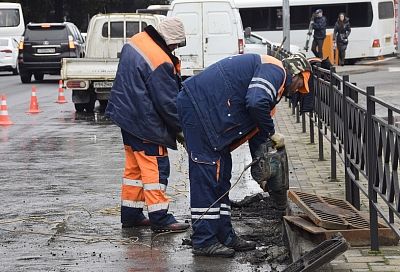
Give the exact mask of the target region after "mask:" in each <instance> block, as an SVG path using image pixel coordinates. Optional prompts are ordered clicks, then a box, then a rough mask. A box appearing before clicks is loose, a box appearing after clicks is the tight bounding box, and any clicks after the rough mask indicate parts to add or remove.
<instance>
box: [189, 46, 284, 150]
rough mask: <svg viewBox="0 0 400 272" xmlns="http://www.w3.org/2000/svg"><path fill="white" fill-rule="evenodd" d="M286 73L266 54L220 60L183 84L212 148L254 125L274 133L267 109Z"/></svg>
mask: <svg viewBox="0 0 400 272" xmlns="http://www.w3.org/2000/svg"><path fill="white" fill-rule="evenodd" d="M285 80H286V72H285V69H284V68H283V65H282V63H281V62H280V61H279V60H277V59H275V58H273V57H270V56H262V57H261V56H260V55H257V54H246V55H237V56H233V57H229V58H226V59H223V60H221V61H219V62H217V63H215V64H213V65H211V66H210V67H208V68H207V69H206V70H204V71H203V72H202V73H200V74H198V75H196V76H193V77H191V78H189V79H188V80H186V81H185V82H184V83H183V86H184V88H183V90H184V91H185V92H186V93H187V94H188V96H189V98H190V100H191V102H192V104H193V106H194V108H195V110H196V112H197V114H198V116H199V118H200V120H201V121H202V125H203V127H204V130H205V131H206V133H207V137H208V139H209V141H210V144H211V146H212V147H213V148H214V150H222V149H223V148H225V147H227V146H229V145H230V144H231V143H233V142H235V141H239V140H240V139H241V138H243V137H245V136H246V135H247V134H248V133H249V132H251V131H252V130H254V129H255V128H258V129H259V130H260V133H262V134H263V135H264V136H265V137H268V136H269V135H270V134H273V133H275V130H274V123H273V120H272V118H271V110H272V109H273V108H274V107H275V105H276V103H277V102H278V101H279V99H280V97H281V96H282V93H283V89H284V87H285V85H286V84H285Z"/></svg>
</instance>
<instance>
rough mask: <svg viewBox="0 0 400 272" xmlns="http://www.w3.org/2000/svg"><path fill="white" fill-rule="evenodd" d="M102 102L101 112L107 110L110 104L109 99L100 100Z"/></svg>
mask: <svg viewBox="0 0 400 272" xmlns="http://www.w3.org/2000/svg"><path fill="white" fill-rule="evenodd" d="M99 103H100V109H99V110H100V112H105V111H106V108H107V104H108V100H99Z"/></svg>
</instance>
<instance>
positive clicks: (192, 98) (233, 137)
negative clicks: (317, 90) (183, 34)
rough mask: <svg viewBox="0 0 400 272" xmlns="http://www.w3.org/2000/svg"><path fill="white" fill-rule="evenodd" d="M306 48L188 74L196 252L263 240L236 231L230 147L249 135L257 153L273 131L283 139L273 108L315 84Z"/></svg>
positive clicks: (183, 113) (225, 250) (186, 121)
mask: <svg viewBox="0 0 400 272" xmlns="http://www.w3.org/2000/svg"><path fill="white" fill-rule="evenodd" d="M310 70H311V67H310V65H309V63H308V62H307V60H306V59H305V58H304V56H303V55H293V56H292V57H290V58H288V59H285V60H284V61H283V62H281V61H279V60H278V59H275V58H273V57H271V56H267V55H257V54H246V55H238V56H232V57H229V58H226V59H223V60H221V61H219V62H217V63H215V64H213V65H211V66H209V67H208V68H207V69H205V70H204V71H203V72H202V73H200V74H198V75H195V76H193V77H191V78H189V79H187V80H185V81H184V82H183V88H182V90H181V92H180V93H179V94H178V98H177V108H178V114H179V117H180V121H181V125H182V129H183V133H184V137H185V143H186V147H187V152H188V155H189V179H190V208H191V217H192V227H193V235H192V244H193V254H194V255H203V256H213V257H214V256H221V257H232V256H233V255H234V254H235V251H245V250H252V249H254V248H255V246H256V244H255V242H252V241H246V240H244V239H242V238H240V237H239V236H237V235H236V234H235V232H234V230H233V228H232V224H231V217H230V215H231V209H230V201H229V196H228V195H226V196H224V197H223V198H222V199H221V200H220V201H218V202H217V203H216V204H215V205H213V206H212V204H213V203H214V202H215V201H216V200H217V199H218V198H220V197H221V196H223V194H224V193H226V192H227V191H228V190H229V189H230V186H231V184H230V179H231V171H232V159H231V151H232V150H233V149H234V148H236V147H237V146H239V145H240V144H242V143H244V142H245V141H247V140H249V139H250V140H249V145H250V151H251V153H252V154H254V152H255V151H256V150H257V148H258V147H259V146H260V145H261V144H263V143H265V142H266V141H267V140H268V139H271V140H272V141H273V142H274V143H275V147H277V148H279V147H282V146H283V145H284V137H283V135H281V134H279V133H277V132H275V128H274V122H273V119H272V117H271V114H272V113H273V112H274V111H275V106H276V104H277V103H278V102H279V100H280V99H281V97H282V95H284V93H285V92H288V91H295V90H297V89H301V88H308V84H307V81H308V79H309V77H310Z"/></svg>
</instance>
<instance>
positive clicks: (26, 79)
mask: <svg viewBox="0 0 400 272" xmlns="http://www.w3.org/2000/svg"><path fill="white" fill-rule="evenodd" d="M19 76H20V77H21V82H22V83H31V80H32V73H29V72H20V74H19Z"/></svg>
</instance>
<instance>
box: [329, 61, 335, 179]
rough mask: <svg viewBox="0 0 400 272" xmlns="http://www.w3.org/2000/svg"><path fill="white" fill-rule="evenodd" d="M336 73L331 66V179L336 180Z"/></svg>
mask: <svg viewBox="0 0 400 272" xmlns="http://www.w3.org/2000/svg"><path fill="white" fill-rule="evenodd" d="M334 73H336V70H335V67H332V68H331V71H330V74H331V81H330V84H329V110H330V118H329V121H330V126H331V127H330V132H331V180H332V181H334V180H336V149H335V145H336V137H335V125H336V118H335V89H334V84H335V85H336V79H335V78H334V77H333V74H334Z"/></svg>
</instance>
